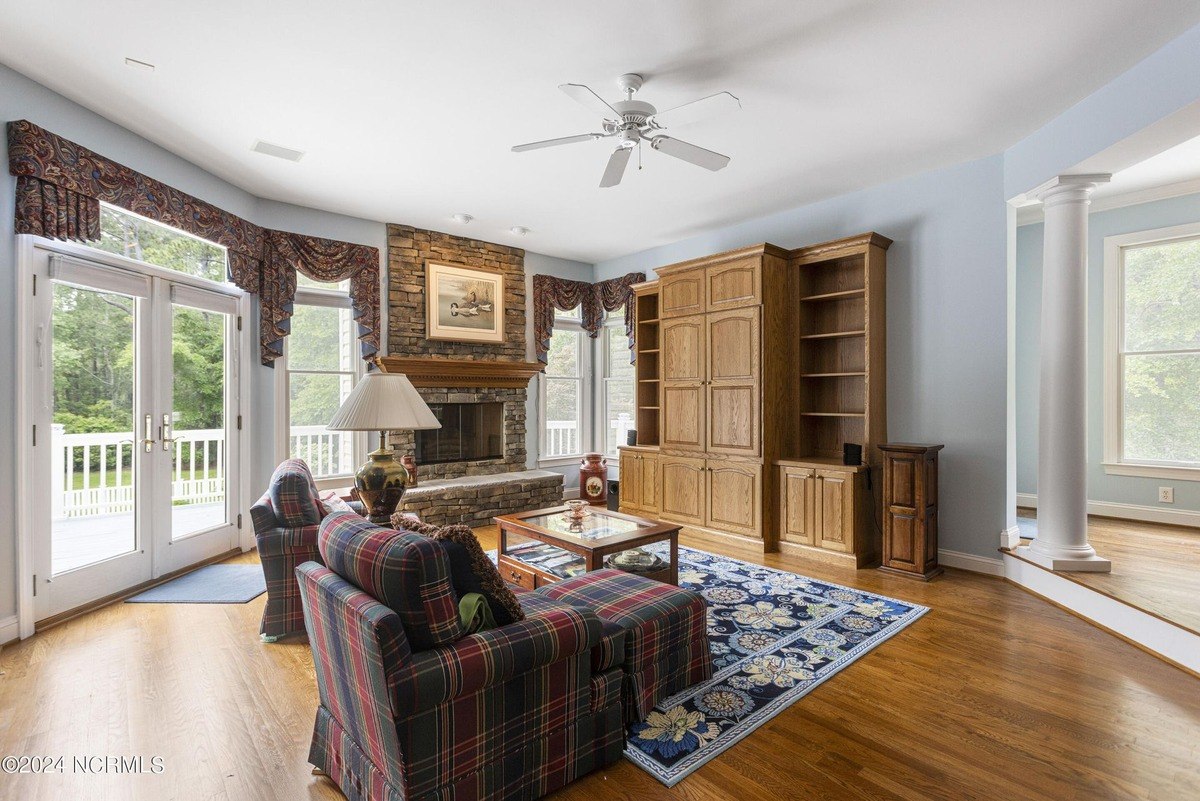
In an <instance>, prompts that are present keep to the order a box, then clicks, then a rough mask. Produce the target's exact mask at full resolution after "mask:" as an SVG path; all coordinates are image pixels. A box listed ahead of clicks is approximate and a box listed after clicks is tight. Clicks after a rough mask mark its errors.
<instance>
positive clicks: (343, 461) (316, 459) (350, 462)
mask: <svg viewBox="0 0 1200 801" xmlns="http://www.w3.org/2000/svg"><path fill="white" fill-rule="evenodd" d="M288 453H290V454H292V456H294V457H296V458H297V459H303V460H304V461H305V462H307V463H308V469H309V470H311V471H312V474H313V475H314V476H316V477H318V478H320V477H321V476H348V475H353V474H354V471H355V470H357V469H358V465H357V464H355V463H354V433H353V432H351V431H327V430H326V429H325V426H292V431H291V442H290V443H289V445H288Z"/></svg>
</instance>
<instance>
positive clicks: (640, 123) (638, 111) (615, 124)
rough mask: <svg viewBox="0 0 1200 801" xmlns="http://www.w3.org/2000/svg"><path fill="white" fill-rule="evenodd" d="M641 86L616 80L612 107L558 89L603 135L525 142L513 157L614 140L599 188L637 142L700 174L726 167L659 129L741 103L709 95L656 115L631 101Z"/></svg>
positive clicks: (615, 175)
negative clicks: (594, 118)
mask: <svg viewBox="0 0 1200 801" xmlns="http://www.w3.org/2000/svg"><path fill="white" fill-rule="evenodd" d="M643 83H644V79H643V77H642V76H641V75H638V74H637V73H633V72H630V73H626V74H625V75H622V76H621V77H620V78H618V79H617V86H618V87H619V88H620V90H621V91H622V92H624V93H625V99H624V100H618V101H617V102H615V103H609V102H608V101H606V100H604V98H602V97H600V95H598V94H596V93H595V92H593V91H592V90H591V89H590V88H589V87H587V86H584V85H583V84H580V83H564V84H562V85H560V86H559V87H558V88H559V89H561V90H562V91H563V92H564V93H565V94H566V95H567V96H568V97H570V98H571V99H572V100H574V101H575V102H577V103H579V104H580V105H581V106H583V107H584V108H586V109H588V110H589V111H591V112H592V113H594V114H599V115H600V118H601V120H602V123H601V127H602V128H603V130H604V132H603V133H586V134H577V135H575V136H563V137H559V138H557V139H543V140H540V141H537V142H529V143H527V144H523V145H516V146H515V147H513V152H514V153H524V152H526V151H528V150H540V149H542V148H545V147H557V146H558V145H570V144H574V143H576V142H590V141H592V140H594V139H610V138H611V139H615V140H616V145H617V147H616V150H614V151H613V153H612V155H611V156H609V157H608V164H607V165H605V167H604V174H603V175H602V176H601V178H600V186H601V188H607V187H610V186H616V185H617V184H619V183H621V178H622V177H623V176H624V175H625V167H626V165H627V164H628V163H629V156H630V154H631V153H632V152H633V148H635V147H637V146H638V145H640V144H641V143H642V142H646V143H647V144H649V145H650V148H651V149H652V150H656V151H658V152H659V153H665V154H666V155H668V156H673V157H674V158H677V159H680V160H682V161H686V162H688V163H689V164H695V165H696V166H697V167H703V168H704V169H706V170H712V171H714V172H715V171H716V170H719V169H722V168H723V167H725V166H726V165H728V164H729V156H726V155H723V154H721V153H717V152H716V151H713V150H708V149H706V148H703V147H700V146H698V145H693V144H691V143H689V142H684V141H683V140H682V139H676V138H675V137H673V136H667V135H666V134H662V133H659V131H662V130H665V129H666V128H667V126H669V125H685V124H687V123H689V122H694V121H696V120H698V119H702V118H704V117H707V116H711V115H713V114H719V113H722V112H728V111H736V110H737V109H740V108H741V107H742V104H741V101H739V100H738V99H737V98H736V97H734V96H733V95H731V94H730V93H729V92H718V93H717V94H715V95H709V96H708V97H704V98H701V99H700V100H695V101H693V102H691V103H685V104H683V105H682V106H676V107H675V108H672V109H667V110H666V111H663V112H660V111H659V110H658V109H657V108H655V107H654V106H653V105H651V104H650V103H646V102H644V101H642V100H634V99H633V95H634V93H635V92H637V91H638V90H639V89H641V88H642V84H643ZM639 163H640V162H639Z"/></svg>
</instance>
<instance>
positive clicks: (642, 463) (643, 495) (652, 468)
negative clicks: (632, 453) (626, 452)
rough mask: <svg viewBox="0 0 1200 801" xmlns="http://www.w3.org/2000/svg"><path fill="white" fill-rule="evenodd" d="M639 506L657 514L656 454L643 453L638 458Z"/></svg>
mask: <svg viewBox="0 0 1200 801" xmlns="http://www.w3.org/2000/svg"><path fill="white" fill-rule="evenodd" d="M638 472H639V476H638V484H639V499H638V503H639V508H640V509H641V510H642V512H644V513H646V514H655V515H656V514H658V513H659V511H660V510H661V506H660V504H659V495H660V492H659V483H660V482H659V475H658V456H656V455H654V454H652V453H644V454H641V455H640V458H639V459H638Z"/></svg>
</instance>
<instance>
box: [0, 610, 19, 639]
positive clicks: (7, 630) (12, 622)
mask: <svg viewBox="0 0 1200 801" xmlns="http://www.w3.org/2000/svg"><path fill="white" fill-rule="evenodd" d="M19 636H20V633H19V630H18V628H17V616H16V615H11V616H9V617H6V618H4V619H2V620H0V645H5V644H7V643H10V642H12V641H13V640H15V639H17V638H18V637H19Z"/></svg>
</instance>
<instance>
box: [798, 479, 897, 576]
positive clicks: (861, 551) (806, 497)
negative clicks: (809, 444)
mask: <svg viewBox="0 0 1200 801" xmlns="http://www.w3.org/2000/svg"><path fill="white" fill-rule="evenodd" d="M778 474H779V506H780V514H779V541H780V543H781V544H783V545H784V546H797V547H799V548H802V549H804V550H805V551H807V552H808V553H810V554H812V555H819V556H820V557H821V558H822V559H823V560H824V561H827V562H837V563H841V564H846V565H847V566H852V567H862V566H864V565H866V564H869V563H870V562H872V561H874V560H875V559H876V558H877V556H878V547H877V546H876V545H875V538H874V536H873V532H872V530H871V526H870V525H869V522H870V521H869V516H870V507H869V506H868V504H869V503H870V497H871V495H870V492H869V491H868V490H867V487H866V475H867V468H866V466H864V465H840V464H836V463H834V462H833V461H832V460H828V461H817V462H811V463H809V462H804V461H790V460H789V461H782V462H779V463H778Z"/></svg>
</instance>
